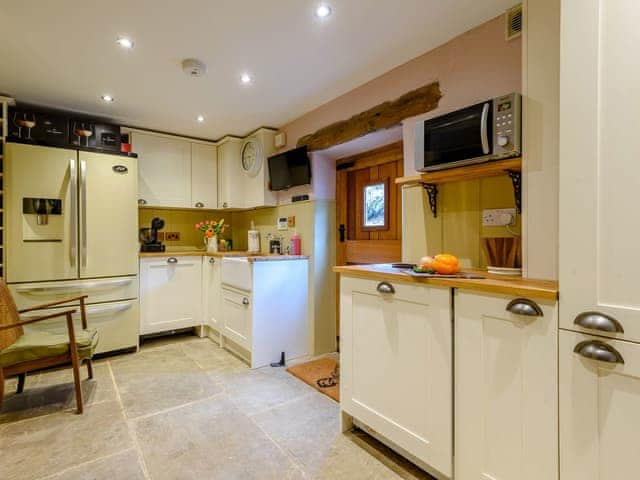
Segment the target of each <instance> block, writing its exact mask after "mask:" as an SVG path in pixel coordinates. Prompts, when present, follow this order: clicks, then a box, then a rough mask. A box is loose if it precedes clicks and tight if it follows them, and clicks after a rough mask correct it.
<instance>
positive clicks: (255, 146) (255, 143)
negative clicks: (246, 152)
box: [240, 128, 278, 208]
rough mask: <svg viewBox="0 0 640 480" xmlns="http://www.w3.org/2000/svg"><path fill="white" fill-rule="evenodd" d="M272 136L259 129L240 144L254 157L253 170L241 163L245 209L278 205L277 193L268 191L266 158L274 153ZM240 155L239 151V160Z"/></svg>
mask: <svg viewBox="0 0 640 480" xmlns="http://www.w3.org/2000/svg"><path fill="white" fill-rule="evenodd" d="M274 136H275V131H273V130H269V129H266V128H261V129H260V130H258V131H257V132H255V133H254V134H253V135H252V136H251V137H249V138H247V139H246V140H245V142H244V143H243V144H242V148H243V149H244V148H250V149H252V151H254V152H255V155H256V157H255V158H256V159H255V162H256V164H255V165H254V166H253V168H249V165H244V164H243V163H242V161H241V166H242V167H243V172H242V174H243V176H244V178H243V183H244V192H245V195H244V207H245V208H254V207H264V206H275V205H277V204H278V196H277V192H272V191H271V190H269V165H268V161H267V159H268V157H270V156H271V155H273V153H274V151H275V147H274V143H273V139H274ZM249 144H250V145H249ZM242 155H243V151H242V150H241V152H240V156H241V159H242Z"/></svg>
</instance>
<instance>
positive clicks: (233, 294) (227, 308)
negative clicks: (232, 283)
mask: <svg viewBox="0 0 640 480" xmlns="http://www.w3.org/2000/svg"><path fill="white" fill-rule="evenodd" d="M222 321H223V328H222V332H221V333H222V335H224V336H225V337H228V338H229V339H230V340H232V341H234V342H235V343H237V344H238V345H240V346H241V347H242V348H244V349H245V350H247V351H248V352H250V351H251V327H252V325H251V298H250V296H249V294H248V293H245V292H240V291H237V290H232V289H230V288H223V289H222Z"/></svg>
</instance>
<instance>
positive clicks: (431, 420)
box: [340, 276, 453, 478]
mask: <svg viewBox="0 0 640 480" xmlns="http://www.w3.org/2000/svg"><path fill="white" fill-rule="evenodd" d="M340 288H341V293H340V315H341V317H340V318H341V332H340V346H341V364H340V368H341V374H340V402H341V403H340V406H341V408H342V410H343V411H344V412H346V413H347V414H348V415H351V416H353V417H355V418H356V419H357V420H359V421H361V422H362V423H364V424H366V425H367V426H369V427H371V428H372V429H374V430H375V431H377V432H378V433H379V434H381V435H382V436H384V437H385V438H387V439H388V440H390V441H391V442H393V443H395V444H396V445H397V446H399V447H400V448H401V449H403V450H405V451H406V452H408V453H409V454H411V455H413V456H415V457H416V458H417V459H418V460H420V461H422V462H424V463H425V464H427V465H429V466H430V467H432V468H433V469H434V470H435V471H437V472H439V474H441V475H444V476H446V477H449V478H450V477H451V476H452V458H453V451H452V435H453V432H452V404H453V398H452V332H451V328H452V327H451V323H452V320H451V293H450V289H447V288H430V287H426V286H414V285H408V284H402V283H394V284H393V285H392V284H390V283H386V282H383V283H382V284H380V283H379V282H376V281H373V280H363V279H356V278H350V277H344V276H343V277H342V279H341V286H340ZM385 289H386V290H390V289H393V290H394V292H395V293H381V291H384V290H385Z"/></svg>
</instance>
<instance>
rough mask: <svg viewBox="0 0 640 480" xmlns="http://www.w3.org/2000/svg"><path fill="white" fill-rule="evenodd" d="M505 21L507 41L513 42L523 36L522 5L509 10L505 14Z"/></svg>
mask: <svg viewBox="0 0 640 480" xmlns="http://www.w3.org/2000/svg"><path fill="white" fill-rule="evenodd" d="M505 20H506V34H505V37H506V39H507V40H513V39H514V38H517V37H519V36H520V35H522V4H518V5H516V6H515V7H512V8H510V9H509V10H507V12H506V14H505Z"/></svg>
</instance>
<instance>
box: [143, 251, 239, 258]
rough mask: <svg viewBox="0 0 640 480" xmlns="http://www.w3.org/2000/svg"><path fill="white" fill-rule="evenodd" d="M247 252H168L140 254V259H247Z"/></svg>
mask: <svg viewBox="0 0 640 480" xmlns="http://www.w3.org/2000/svg"><path fill="white" fill-rule="evenodd" d="M249 255H250V254H249V253H248V252H236V251H231V252H216V253H209V252H207V251H206V250H170V251H167V252H140V253H138V256H139V257H140V258H154V257H247V256H249Z"/></svg>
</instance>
